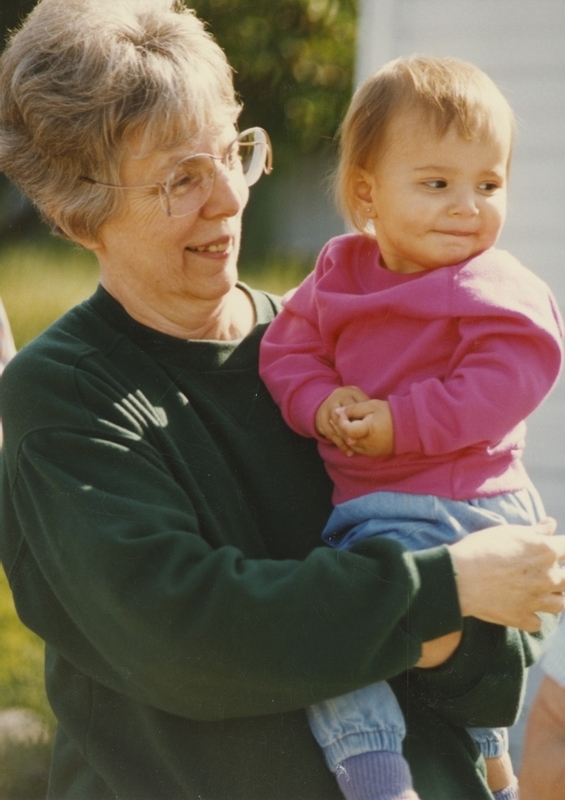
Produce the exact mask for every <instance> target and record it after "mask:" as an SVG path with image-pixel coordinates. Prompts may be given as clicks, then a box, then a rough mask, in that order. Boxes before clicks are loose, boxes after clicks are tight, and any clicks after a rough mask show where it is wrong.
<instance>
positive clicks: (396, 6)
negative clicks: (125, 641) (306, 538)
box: [0, 0, 565, 800]
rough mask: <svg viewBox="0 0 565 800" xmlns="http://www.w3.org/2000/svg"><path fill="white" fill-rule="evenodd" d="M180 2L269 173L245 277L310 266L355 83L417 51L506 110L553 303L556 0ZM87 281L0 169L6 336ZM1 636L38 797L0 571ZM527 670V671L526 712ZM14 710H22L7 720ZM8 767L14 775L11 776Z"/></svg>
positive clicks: (28, 3)
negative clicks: (488, 81) (470, 77)
mask: <svg viewBox="0 0 565 800" xmlns="http://www.w3.org/2000/svg"><path fill="white" fill-rule="evenodd" d="M94 1H95V0H93V2H94ZM116 2H119V0H116ZM187 4H188V5H190V6H191V7H193V8H195V10H196V12H197V13H198V15H199V16H201V17H202V18H203V19H204V20H206V21H207V22H208V23H209V26H210V29H211V31H212V32H213V33H214V35H215V36H216V38H217V40H218V42H219V43H220V45H221V46H222V47H223V48H224V49H225V51H226V53H227V56H228V59H229V61H230V63H231V64H232V66H233V67H234V69H235V83H236V87H237V89H238V91H239V93H240V95H241V98H242V100H243V102H244V104H245V107H244V111H243V115H242V119H241V128H242V129H243V128H244V127H247V126H250V125H261V126H262V127H264V128H266V129H267V130H268V131H269V134H270V135H271V138H272V140H273V145H274V153H275V159H274V164H275V170H274V172H273V175H272V176H271V177H269V178H264V179H263V180H262V181H260V182H259V184H258V185H257V186H256V187H254V188H253V190H252V197H251V200H250V203H249V206H248V208H247V210H246V212H245V224H244V239H243V245H242V254H241V267H242V276H243V278H244V279H245V280H247V281H248V282H249V283H251V284H253V285H255V286H258V287H262V288H266V289H269V290H271V291H275V292H277V293H281V292H283V291H285V290H286V289H287V288H290V287H291V286H293V285H296V283H297V282H298V281H300V280H301V279H302V277H303V276H304V275H305V274H306V273H307V272H308V271H309V270H310V269H312V267H313V264H314V259H315V256H316V253H317V252H318V250H319V249H320V247H321V245H322V244H323V243H324V242H325V241H326V240H327V239H328V238H329V237H330V236H332V235H336V234H339V233H342V232H343V224H342V222H341V221H340V219H339V217H338V216H337V214H336V212H335V210H334V208H333V202H332V198H331V191H330V183H329V176H330V175H331V172H332V169H333V167H334V159H335V148H334V136H335V132H336V129H337V127H338V124H339V121H340V119H341V118H342V116H343V114H344V112H345V109H346V107H347V105H348V102H349V99H350V97H351V92H352V90H353V87H354V86H355V85H356V84H357V83H358V82H359V81H360V80H361V79H362V78H364V77H365V76H366V75H367V74H368V73H369V72H370V71H372V70H373V69H376V68H378V67H379V66H380V65H382V64H383V63H385V62H386V61H388V60H389V59H391V58H394V57H396V56H399V55H409V54H411V53H415V52H420V53H428V54H432V55H451V56H456V57H460V58H464V59H467V60H469V61H472V62H474V63H475V64H477V65H478V66H479V67H481V68H482V69H484V70H485V71H486V72H487V73H488V74H489V75H490V76H491V77H492V78H493V79H494V81H495V82H496V83H497V84H498V86H499V87H500V88H501V89H502V91H503V92H504V94H505V95H506V96H507V97H508V99H509V101H510V103H511V104H512V106H513V108H514V109H515V111H516V114H517V116H518V121H519V126H518V136H517V141H516V149H515V156H514V163H513V169H512V176H511V186H510V204H509V214H508V221H507V223H506V226H505V229H504V233H503V236H502V238H501V241H500V245H501V246H502V247H504V248H506V249H508V250H510V251H511V252H512V253H513V254H514V255H516V256H517V257H518V258H519V259H520V260H522V261H523V263H524V264H525V265H526V266H528V267H530V268H531V269H532V270H533V271H535V272H537V273H538V274H539V275H540V276H541V277H543V278H544V279H545V280H546V281H547V282H548V283H549V284H550V286H551V287H552V289H553V291H554V292H555V294H556V296H557V299H558V301H559V302H560V305H561V307H562V308H565V270H564V268H563V253H562V250H563V247H564V246H565V233H564V225H563V221H562V220H563V211H564V206H565V200H564V199H563V190H564V187H565V136H564V132H565V48H564V47H563V42H564V41H565V3H563V0H536V2H535V3H532V2H531V0H496V2H493V1H492V0H194V1H193V2H189V3H187ZM34 5H35V2H34V0H2V5H1V7H0V46H1V43H3V42H4V40H5V38H6V36H7V34H8V32H9V31H10V30H12V29H14V28H16V27H17V26H18V24H19V22H20V21H21V20H22V19H23V18H24V17H25V15H26V14H27V13H28V12H29V11H30V10H31V8H33V6H34ZM96 282H97V274H96V266H95V263H94V259H93V258H92V257H91V256H90V254H88V253H86V252H84V251H81V250H80V249H78V248H76V247H74V246H73V245H70V244H69V243H68V242H64V241H62V240H58V239H56V238H55V237H53V236H51V235H50V233H49V231H48V230H47V229H46V228H45V226H44V225H43V224H42V223H41V222H40V221H39V220H38V218H37V215H36V214H35V212H34V210H33V208H32V207H31V206H30V205H29V203H27V201H26V200H25V199H24V198H23V197H22V196H21V195H20V194H19V192H18V191H17V190H16V189H15V188H14V187H13V186H11V185H10V184H9V183H8V182H7V181H6V180H5V179H4V178H3V177H0V296H1V297H2V299H3V301H4V304H5V306H6V310H7V312H8V316H9V318H10V321H11V324H12V328H13V331H14V336H15V339H16V344H17V346H18V347H22V346H23V345H24V344H25V343H26V342H27V341H29V340H30V339H31V338H33V337H34V336H36V335H37V334H38V333H39V332H40V331H41V330H43V328H45V327H46V326H47V325H48V324H50V322H52V321H53V320H54V319H56V318H57V317H58V316H59V315H60V314H62V313H63V312H64V311H65V310H66V309H67V308H69V307H70V306H72V305H74V304H75V303H77V302H80V301H81V300H82V299H83V298H85V297H87V296H88V295H89V294H90V293H91V292H92V291H93V289H94V287H95V286H96ZM501 402H504V398H501ZM564 412H565V390H564V389H563V385H562V384H560V385H559V386H558V387H557V389H556V390H555V391H554V392H553V394H552V395H551V396H550V398H549V399H548V400H547V401H546V403H545V404H544V405H543V406H542V408H541V409H539V410H538V411H537V412H536V413H535V414H534V415H533V416H532V418H531V419H530V421H529V439H528V448H527V452H526V462H527V464H528V467H529V469H530V472H531V475H532V477H533V479H534V481H535V483H536V485H537V486H538V488H539V489H540V491H541V493H542V496H543V498H544V501H545V504H546V508H547V510H548V512H549V513H550V514H551V515H553V516H555V517H556V518H557V519H558V520H562V521H563V526H565V491H564V489H565V480H564V478H565V459H564V457H563V454H564V452H565V426H564V425H563V419H564ZM563 530H565V527H564V528H563ZM0 642H1V643H2V644H1V648H0V800H12V798H18V800H35V799H36V798H40V797H42V796H43V795H44V790H45V775H46V769H47V767H46V763H47V758H48V750H49V741H50V737H51V735H52V730H53V720H52V717H51V716H50V712H49V710H48V708H47V704H46V701H45V698H44V695H43V690H42V647H41V644H40V642H39V641H38V640H37V639H36V638H35V637H34V636H33V635H32V634H31V633H29V632H27V631H26V630H25V629H24V628H23V626H21V625H20V624H19V622H18V621H17V619H16V617H15V613H14V610H13V607H12V605H11V600H10V597H9V593H8V591H7V587H6V583H5V578H4V576H3V573H2V572H1V570H0ZM538 681H539V668H534V669H533V670H532V675H531V679H530V688H529V690H528V695H527V697H526V709H527V707H528V706H529V704H530V703H531V699H532V696H533V694H534V692H535V687H536V684H537V682H538ZM13 709H26V712H25V713H24V712H18V713H19V717H18V716H17V714H16V716H14V711H13ZM26 714H27V716H26ZM32 714H33V715H34V716H32ZM524 719H525V714H524V715H523V716H522V721H521V722H520V723H519V724H518V725H517V726H515V728H514V729H513V731H512V737H511V738H512V753H513V757H514V759H515V761H516V762H519V758H520V750H521V742H522V732H523V720H524ZM14 742H16V744H17V752H19V753H21V752H23V753H24V754H27V755H26V759H27V760H26V764H27V765H28V766H26V769H25V770H24V769H22V767H21V766H18V764H19V763H20V762H17V761H16V760H15V756H14V755H13V753H14V752H16V750H14V749H13V745H14ZM10 748H12V749H10ZM26 748H28V749H27V750H26ZM32 754H33V755H32ZM28 756H29V757H28ZM8 763H11V765H12V768H11V773H13V774H15V775H17V779H14V780H12V778H11V777H10V770H9V769H8V768H7V767H6V766H5V765H7V764H8ZM3 765H4V766H3ZM29 765H32V766H29ZM24 773H26V774H27V777H26V778H25V780H23V778H22V776H23V775H24ZM6 776H8V777H6Z"/></svg>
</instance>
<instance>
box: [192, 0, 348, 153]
mask: <svg viewBox="0 0 565 800" xmlns="http://www.w3.org/2000/svg"><path fill="white" fill-rule="evenodd" d="M191 5H193V7H194V8H195V9H196V11H197V13H198V14H199V16H200V17H202V19H204V20H206V21H207V22H208V23H209V25H210V29H211V30H212V32H213V33H214V35H215V37H216V39H217V41H218V42H219V43H220V45H221V46H222V47H223V48H224V50H225V52H226V54H227V57H228V60H229V61H230V63H231V64H232V66H233V68H234V70H235V84H236V88H237V90H238V92H239V93H240V95H241V98H242V100H243V102H244V104H245V105H244V112H243V117H242V125H247V124H253V125H262V126H263V127H265V128H267V129H268V130H269V132H270V133H271V135H272V136H273V138H274V139H275V140H277V143H278V144H282V143H283V142H285V141H286V142H289V143H290V144H291V145H293V146H295V147H298V148H299V149H300V150H302V151H311V150H314V149H316V148H317V147H319V146H320V145H322V146H323V145H324V143H325V142H327V141H328V139H331V138H332V137H333V136H334V134H335V131H336V128H337V125H338V124H339V121H340V119H341V118H342V116H343V114H344V112H345V108H346V106H347V104H348V102H349V99H350V95H351V85H352V73H353V60H354V51H355V23H356V5H357V3H356V0H194V2H193V3H191Z"/></svg>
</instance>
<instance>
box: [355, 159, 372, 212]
mask: <svg viewBox="0 0 565 800" xmlns="http://www.w3.org/2000/svg"><path fill="white" fill-rule="evenodd" d="M374 185H375V177H374V175H372V174H371V173H370V172H368V171H367V170H366V169H362V168H359V169H358V170H357V174H356V176H355V197H356V198H357V200H358V201H359V204H360V205H363V206H365V207H368V206H371V207H372V205H373V188H374Z"/></svg>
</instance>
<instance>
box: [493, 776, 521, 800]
mask: <svg viewBox="0 0 565 800" xmlns="http://www.w3.org/2000/svg"><path fill="white" fill-rule="evenodd" d="M493 794H494V800H520V793H519V791H518V781H515V782H514V783H511V784H510V786H507V787H506V788H505V789H501V790H500V791H499V792H493Z"/></svg>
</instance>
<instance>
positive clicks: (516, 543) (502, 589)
mask: <svg viewBox="0 0 565 800" xmlns="http://www.w3.org/2000/svg"><path fill="white" fill-rule="evenodd" d="M555 528H556V523H555V520H551V519H548V520H544V521H543V522H540V523H538V525H536V526H534V527H530V526H525V525H503V526H501V527H497V528H487V529H485V530H482V531H478V532H477V533H472V534H470V535H469V536H466V537H465V538H464V539H462V540H461V541H459V542H457V543H456V544H454V545H451V546H450V548H449V549H450V552H451V558H452V561H453V566H454V569H455V573H456V581H457V589H458V593H459V604H460V607H461V614H462V616H464V617H477V618H478V619H482V620H484V621H485V622H493V623H495V624H497V625H506V626H508V627H513V628H520V629H521V630H524V631H530V632H534V631H537V630H539V629H540V627H541V622H540V619H539V617H538V616H537V615H536V612H539V611H545V612H548V613H550V614H558V613H559V612H560V611H562V610H563V608H564V607H565V598H564V597H563V595H562V594H561V593H562V592H565V569H561V567H560V566H559V562H560V561H565V536H555V537H554V536H552V535H551V534H553V533H554V531H555ZM542 534H545V535H542Z"/></svg>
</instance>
